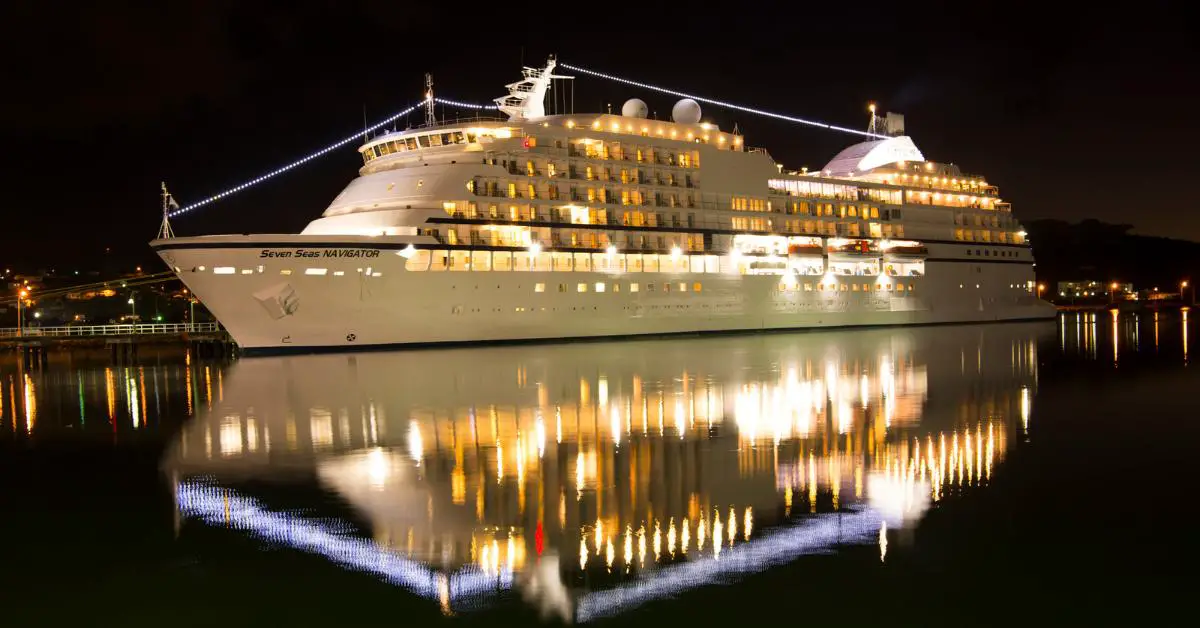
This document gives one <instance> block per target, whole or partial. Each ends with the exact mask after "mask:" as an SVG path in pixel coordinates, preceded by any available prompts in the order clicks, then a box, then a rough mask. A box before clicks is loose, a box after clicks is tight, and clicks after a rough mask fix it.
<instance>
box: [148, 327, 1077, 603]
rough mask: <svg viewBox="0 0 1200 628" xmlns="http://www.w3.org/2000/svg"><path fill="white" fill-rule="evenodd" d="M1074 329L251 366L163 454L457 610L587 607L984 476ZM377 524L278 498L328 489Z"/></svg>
mask: <svg viewBox="0 0 1200 628" xmlns="http://www.w3.org/2000/svg"><path fill="white" fill-rule="evenodd" d="M1054 333H1055V328H1054V326H1053V324H1049V325H1046V324H1022V325H999V326H982V327H952V328H926V329H906V330H879V331H855V332H837V333H820V334H817V333H812V334H798V335H766V336H749V337H746V336H742V337H729V338H708V339H685V340H658V341H646V342H619V343H583V344H570V345H544V346H543V345H538V346H522V347H500V348H485V349H461V350H457V349H456V350H439V351H413V352H400V353H369V354H356V355H325V356H304V357H286V358H263V359H248V360H243V361H241V362H239V363H237V364H236V365H234V366H233V367H232V368H231V369H230V370H229V371H228V372H227V373H225V376H224V395H223V399H222V400H221V401H219V402H218V403H217V404H216V405H215V406H214V407H213V409H212V410H211V411H210V412H207V413H201V414H200V415H199V416H198V417H197V418H196V419H195V420H194V421H193V422H192V423H190V424H189V425H188V426H187V428H186V429H185V430H184V432H183V433H182V434H181V436H180V438H179V441H178V443H177V445H176V446H175V447H174V448H173V451H172V452H171V453H170V454H169V455H168V459H167V461H166V467H167V468H168V469H169V471H170V472H171V473H172V475H173V477H174V478H176V493H177V502H178V506H179V510H180V513H181V515H182V516H183V517H185V518H198V519H202V520H206V521H210V522H212V523H213V524H215V525H222V526H225V525H228V526H232V527H236V528H238V529H241V530H245V531H246V533H248V534H251V535H255V536H259V537H262V538H265V539H270V540H271V541H273V542H276V543H283V544H287V545H290V546H293V547H295V548H297V549H299V550H302V551H306V552H312V553H316V554H320V555H323V556H326V557H328V558H329V559H330V560H332V561H334V562H336V563H337V564H340V565H343V566H345V567H347V568H352V569H357V570H362V571H366V572H369V573H374V574H377V575H378V576H379V577H380V578H383V579H385V580H386V581H388V582H392V583H395V584H397V585H399V586H402V587H404V588H406V589H407V590H409V591H412V592H413V593H415V594H417V595H421V596H424V597H427V598H429V599H430V600H431V601H432V602H433V603H437V604H440V605H441V606H442V608H443V609H444V610H445V611H446V612H448V613H450V612H457V611H461V610H466V609H470V608H475V607H478V606H480V605H481V604H486V603H487V601H488V600H489V599H491V595H492V594H493V593H495V592H497V591H500V590H502V589H507V588H515V589H517V590H519V592H520V594H521V595H522V596H523V597H524V598H525V599H527V600H528V601H529V602H530V603H532V604H534V605H536V606H538V607H540V608H541V609H542V610H543V611H544V612H546V613H552V614H556V615H560V616H561V617H563V618H564V619H567V620H572V621H578V622H585V621H588V620H590V619H593V618H597V617H603V616H612V615H615V614H619V613H621V612H624V611H626V610H628V609H630V608H634V607H636V606H637V605H639V604H641V603H644V602H646V601H648V600H652V599H656V598H662V597H667V596H671V595H675V594H678V593H680V592H682V591H684V590H687V589H691V588H694V587H698V586H702V585H704V584H707V583H715V582H723V581H728V580H729V579H731V578H735V577H737V576H739V575H744V574H747V573H751V572H755V571H761V570H764V569H768V568H770V567H771V566H773V565H778V564H780V563H783V562H786V561H791V560H794V559H795V558H796V557H798V556H801V555H804V554H811V553H826V552H830V551H836V550H837V548H838V547H839V546H842V545H846V544H878V547H879V558H880V560H885V561H886V560H887V552H888V543H889V538H890V539H891V542H893V543H894V542H896V541H897V540H898V539H899V538H900V537H899V536H897V535H894V534H893V535H891V536H890V537H889V531H895V530H898V529H901V528H905V527H911V526H913V525H914V524H915V523H916V522H917V521H918V520H919V519H920V518H921V516H922V515H923V514H924V513H925V512H926V511H927V510H928V509H930V508H936V507H937V504H938V502H939V501H941V500H946V499H954V498H955V497H956V496H958V495H960V494H962V493H964V492H968V491H971V490H975V489H978V488H979V487H983V486H986V485H987V484H988V483H989V482H990V481H991V479H992V477H993V474H996V473H1003V468H1002V462H1003V460H1004V456H1005V452H1006V451H1007V450H1008V449H1009V447H1010V446H1012V444H1013V443H1014V442H1017V441H1020V440H1022V439H1024V438H1025V434H1026V433H1027V432H1028V429H1029V422H1030V411H1031V407H1032V400H1033V397H1034V395H1035V394H1036V391H1037V363H1038V362H1037V348H1036V347H1037V340H1038V339H1039V338H1040V337H1042V336H1048V337H1049V338H1051V339H1052V338H1053V337H1054ZM313 477H315V478H317V481H318V482H319V483H320V485H321V487H322V488H323V489H324V490H327V491H330V492H332V493H335V494H336V495H338V496H339V497H340V498H342V499H344V500H345V501H346V502H347V503H348V504H350V506H351V507H352V508H353V510H354V511H355V513H356V515H357V518H358V519H360V520H362V521H364V522H366V525H367V526H368V529H366V530H359V529H358V527H356V526H353V525H351V524H350V523H348V522H343V521H339V520H337V519H331V518H330V517H328V516H323V515H321V514H320V513H315V512H314V513H311V514H309V515H304V514H296V513H295V512H294V511H291V510H284V509H273V508H272V507H271V506H270V505H268V504H267V503H266V502H265V501H263V499H264V498H263V497H262V496H256V495H254V494H251V493H249V492H247V491H246V490H244V489H242V488H240V487H241V486H243V485H244V483H243V481H245V480H262V479H272V480H283V481H297V482H304V481H309V479H311V478H313Z"/></svg>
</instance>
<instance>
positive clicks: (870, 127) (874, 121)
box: [867, 103, 879, 134]
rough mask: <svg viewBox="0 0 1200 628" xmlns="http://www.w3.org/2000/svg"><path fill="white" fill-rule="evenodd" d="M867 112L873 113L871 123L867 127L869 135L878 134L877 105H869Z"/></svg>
mask: <svg viewBox="0 0 1200 628" xmlns="http://www.w3.org/2000/svg"><path fill="white" fill-rule="evenodd" d="M867 111H869V112H870V113H871V123H870V124H868V125H867V133H871V134H878V133H879V132H878V131H877V130H876V129H877V127H878V125H879V116H877V115H875V103H868V104H867Z"/></svg>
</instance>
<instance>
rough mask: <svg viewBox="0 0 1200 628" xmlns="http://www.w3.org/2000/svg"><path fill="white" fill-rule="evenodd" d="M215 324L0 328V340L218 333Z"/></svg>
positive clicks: (218, 326)
mask: <svg viewBox="0 0 1200 628" xmlns="http://www.w3.org/2000/svg"><path fill="white" fill-rule="evenodd" d="M220 330H221V326H220V325H218V324H217V323H139V324H136V325H69V326H63V327H26V328H25V329H24V330H22V329H20V328H17V327H0V338H62V337H86V336H147V335H169V334H189V333H200V332H215V331H220Z"/></svg>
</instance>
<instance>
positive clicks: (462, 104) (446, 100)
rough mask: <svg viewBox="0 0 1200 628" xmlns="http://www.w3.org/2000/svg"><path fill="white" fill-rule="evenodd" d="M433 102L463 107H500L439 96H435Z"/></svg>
mask: <svg viewBox="0 0 1200 628" xmlns="http://www.w3.org/2000/svg"><path fill="white" fill-rule="evenodd" d="M433 102H435V103H438V104H439V105H450V106H451V107H461V108H463V109H497V108H498V107H496V105H476V104H474V103H469V102H459V101H457V100H450V99H449V98H439V97H437V96H434V97H433Z"/></svg>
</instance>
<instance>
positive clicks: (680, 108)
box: [671, 98, 700, 124]
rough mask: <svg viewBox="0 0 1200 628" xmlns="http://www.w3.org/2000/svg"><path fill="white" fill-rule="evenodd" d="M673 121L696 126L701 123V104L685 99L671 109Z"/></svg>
mask: <svg viewBox="0 0 1200 628" xmlns="http://www.w3.org/2000/svg"><path fill="white" fill-rule="evenodd" d="M671 119H672V120H674V121H675V122H678V123H679V124H696V123H697V122H699V121H700V104H699V103H697V102H696V101H694V100H692V99H691V98H684V99H683V100H681V101H679V102H677V103H675V106H674V107H671Z"/></svg>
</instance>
